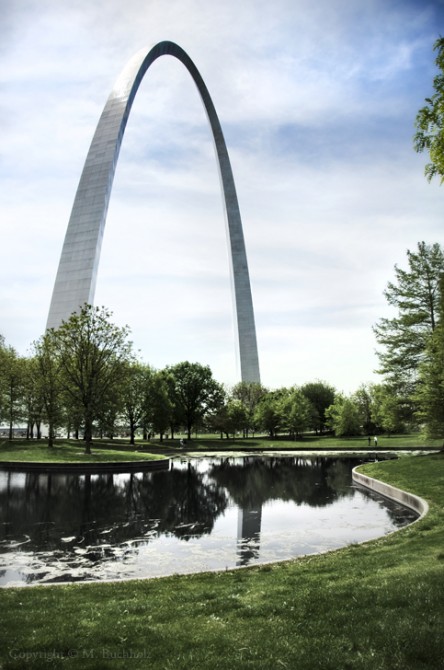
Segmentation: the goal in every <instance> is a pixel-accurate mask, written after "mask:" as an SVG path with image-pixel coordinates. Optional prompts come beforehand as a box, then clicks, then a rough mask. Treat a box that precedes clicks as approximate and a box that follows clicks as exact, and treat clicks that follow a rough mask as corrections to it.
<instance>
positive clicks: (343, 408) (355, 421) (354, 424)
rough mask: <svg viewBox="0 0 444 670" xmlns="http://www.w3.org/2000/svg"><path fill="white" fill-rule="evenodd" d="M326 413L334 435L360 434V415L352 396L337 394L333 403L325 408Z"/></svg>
mask: <svg viewBox="0 0 444 670" xmlns="http://www.w3.org/2000/svg"><path fill="white" fill-rule="evenodd" d="M326 415H327V418H328V421H329V424H330V427H331V428H332V430H333V431H334V433H335V435H336V437H349V436H351V435H360V434H361V432H362V431H361V417H360V416H359V409H358V407H357V406H356V403H355V402H354V401H353V399H352V398H346V397H345V396H342V395H338V396H337V397H336V399H335V402H334V403H333V405H330V407H329V408H328V409H327V411H326Z"/></svg>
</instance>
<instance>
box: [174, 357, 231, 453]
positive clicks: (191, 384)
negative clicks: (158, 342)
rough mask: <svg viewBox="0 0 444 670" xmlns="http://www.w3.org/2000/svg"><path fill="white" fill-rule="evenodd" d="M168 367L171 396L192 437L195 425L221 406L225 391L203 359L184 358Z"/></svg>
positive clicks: (189, 436) (189, 435)
mask: <svg viewBox="0 0 444 670" xmlns="http://www.w3.org/2000/svg"><path fill="white" fill-rule="evenodd" d="M167 371H168V373H169V376H170V379H171V390H172V397H171V398H170V399H171V400H172V402H173V405H174V406H175V408H176V413H178V415H179V416H181V417H182V419H183V423H184V425H185V427H186V430H187V433H188V439H189V440H190V439H191V431H192V428H193V426H196V425H198V424H199V422H201V421H202V420H203V419H204V418H205V416H206V415H208V414H209V413H210V412H212V411H216V410H217V408H218V407H220V405H221V404H222V403H223V398H224V392H223V389H222V387H221V385H220V384H219V383H218V382H217V381H216V380H215V379H214V378H213V374H212V372H211V370H210V368H209V367H208V366H204V365H200V363H189V362H188V361H185V362H183V363H178V364H177V365H174V366H172V367H169V368H167Z"/></svg>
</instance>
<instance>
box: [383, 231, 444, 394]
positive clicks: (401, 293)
mask: <svg viewBox="0 0 444 670" xmlns="http://www.w3.org/2000/svg"><path fill="white" fill-rule="evenodd" d="M407 260H408V269H407V270H403V269H402V268H400V267H398V266H397V265H395V281H394V282H389V283H388V285H387V289H386V290H385V293H384V294H385V297H386V299H387V302H388V303H389V305H390V306H391V307H392V308H393V309H394V310H395V311H396V315H395V316H393V317H391V318H388V317H386V318H382V319H380V321H379V322H378V323H377V324H376V326H375V327H374V332H375V335H376V339H377V342H378V344H379V345H380V347H381V348H380V349H379V351H378V356H379V360H380V364H381V365H380V370H379V372H381V373H382V374H383V375H384V376H385V377H386V381H387V382H388V383H389V384H390V385H391V386H392V387H393V389H394V391H396V393H398V394H400V395H403V396H404V397H406V398H408V397H413V394H414V392H415V389H416V383H417V380H418V369H419V365H420V364H421V363H422V362H423V361H424V359H425V357H426V346H427V342H428V340H429V338H430V336H431V334H432V333H433V331H434V330H435V328H436V324H437V310H438V302H439V281H440V275H441V273H442V272H444V253H443V250H442V249H441V247H440V245H439V244H436V243H435V244H431V245H428V244H426V243H425V242H419V243H418V248H417V250H416V251H414V252H413V251H407Z"/></svg>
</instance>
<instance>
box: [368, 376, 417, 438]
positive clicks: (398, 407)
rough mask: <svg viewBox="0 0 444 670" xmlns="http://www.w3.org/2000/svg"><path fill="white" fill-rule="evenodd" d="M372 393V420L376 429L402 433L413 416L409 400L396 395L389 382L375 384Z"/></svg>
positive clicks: (389, 433)
mask: <svg viewBox="0 0 444 670" xmlns="http://www.w3.org/2000/svg"><path fill="white" fill-rule="evenodd" d="M372 395H373V401H372V420H373V422H374V423H375V425H376V427H377V429H378V430H379V431H381V430H382V431H383V432H385V433H387V435H391V434H392V433H404V432H405V430H406V424H408V423H410V422H411V419H412V416H413V410H412V406H411V403H410V401H409V400H408V399H406V398H404V397H403V396H400V395H397V394H396V392H395V389H393V387H392V386H390V385H389V384H375V385H374V386H373V388H372Z"/></svg>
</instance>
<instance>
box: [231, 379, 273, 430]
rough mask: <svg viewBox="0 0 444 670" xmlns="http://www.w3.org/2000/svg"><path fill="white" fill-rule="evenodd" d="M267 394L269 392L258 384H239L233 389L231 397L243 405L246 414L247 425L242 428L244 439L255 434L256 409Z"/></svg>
mask: <svg viewBox="0 0 444 670" xmlns="http://www.w3.org/2000/svg"><path fill="white" fill-rule="evenodd" d="M266 393H267V390H266V389H265V388H264V387H263V386H262V384H259V383H258V382H239V383H238V384H236V386H234V387H233V389H232V391H231V397H232V399H233V400H238V401H239V402H240V403H242V407H243V409H244V413H245V423H244V425H243V426H242V429H243V433H244V437H248V434H249V432H250V431H253V432H254V429H255V423H254V417H255V412H256V408H257V406H258V404H259V402H260V400H261V398H263V397H264V395H265V394H266ZM233 407H234V406H233ZM239 417H240V415H239Z"/></svg>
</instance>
